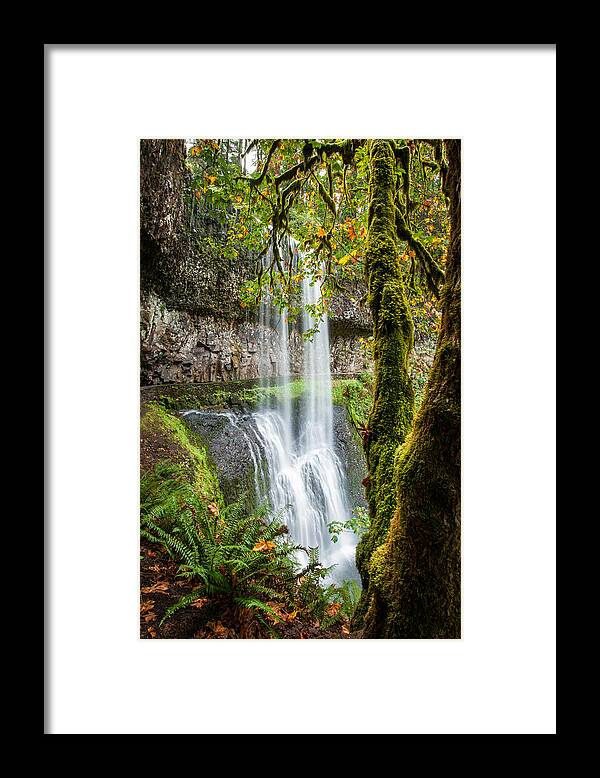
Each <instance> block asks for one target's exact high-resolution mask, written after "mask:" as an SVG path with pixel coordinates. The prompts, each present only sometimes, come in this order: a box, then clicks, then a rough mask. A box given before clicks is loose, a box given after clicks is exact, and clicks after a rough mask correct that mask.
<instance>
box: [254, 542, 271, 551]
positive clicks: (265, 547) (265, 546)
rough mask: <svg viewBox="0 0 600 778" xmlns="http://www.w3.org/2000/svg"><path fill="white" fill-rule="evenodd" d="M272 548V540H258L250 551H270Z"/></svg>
mask: <svg viewBox="0 0 600 778" xmlns="http://www.w3.org/2000/svg"><path fill="white" fill-rule="evenodd" d="M274 548H275V543H273V541H272V540H259V541H258V543H256V545H255V546H254V548H253V549H252V551H271V550H272V549H274Z"/></svg>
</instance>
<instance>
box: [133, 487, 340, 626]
mask: <svg viewBox="0 0 600 778" xmlns="http://www.w3.org/2000/svg"><path fill="white" fill-rule="evenodd" d="M148 504H149V503H148V501H146V503H144V505H145V506H146V507H143V509H142V515H141V534H142V537H144V538H146V539H147V540H150V541H152V542H155V543H159V544H161V545H163V546H164V547H165V548H166V549H167V551H168V553H169V554H170V555H171V557H172V558H173V559H175V560H177V561H178V562H179V563H180V566H179V573H178V575H179V576H180V577H182V578H186V579H190V580H191V581H193V582H194V584H196V586H195V588H194V590H193V591H192V592H190V593H189V594H186V595H185V596H183V597H181V598H180V599H179V600H178V601H177V602H176V603H174V604H173V605H172V606H171V607H170V608H168V609H167V611H166V612H165V615H164V617H163V619H162V621H161V624H162V623H163V622H164V621H165V620H167V619H169V618H171V616H173V614H174V613H176V612H177V611H178V610H180V609H181V608H185V607H186V606H188V605H190V604H191V603H192V602H194V600H197V599H199V598H200V597H203V596H208V597H220V598H221V599H222V600H224V602H225V605H227V604H229V605H231V606H233V607H234V608H237V609H241V610H246V611H251V612H252V613H254V614H255V615H256V617H257V618H258V620H259V621H261V622H262V623H263V624H264V621H263V619H262V617H261V614H263V613H267V614H269V615H270V616H271V617H272V619H273V620H274V621H279V620H280V616H279V615H278V612H277V610H275V609H274V608H273V607H272V605H273V603H277V604H283V605H285V606H290V607H291V606H292V605H293V604H294V603H295V602H297V600H298V596H299V594H300V593H301V589H302V587H301V585H300V584H299V583H298V581H299V580H302V581H303V582H304V583H306V582H307V581H317V580H320V579H322V578H323V577H324V576H325V575H327V572H328V571H327V569H326V568H323V567H322V566H321V564H320V563H319V560H318V554H317V552H316V550H315V549H304V548H303V547H302V546H298V545H294V544H292V543H290V542H288V541H286V540H285V539H284V536H285V535H286V534H287V527H285V525H283V524H281V522H280V521H279V520H278V518H277V517H274V518H273V519H272V520H271V521H269V520H268V516H267V508H266V506H263V507H261V508H259V509H257V510H256V511H254V512H253V513H251V514H248V513H246V510H245V507H244V500H243V499H240V500H239V501H238V502H236V503H233V504H232V505H229V506H227V507H226V508H224V509H223V510H222V511H221V510H219V509H218V506H216V505H215V504H214V503H212V504H209V505H205V504H204V503H203V502H202V501H201V500H199V499H198V497H197V495H196V493H195V492H194V491H193V489H191V488H189V485H186V484H180V485H178V486H177V487H176V496H175V497H173V498H172V499H171V497H169V499H168V500H166V501H164V502H163V503H162V505H161V506H160V507H159V506H157V505H154V506H153V507H149V508H148V507H147V506H148ZM165 516H168V520H169V521H168V525H169V526H168V529H166V528H165V526H164V525H165V523H166V522H165ZM298 552H304V553H306V554H307V555H308V563H307V564H306V566H305V567H304V569H301V566H300V564H299V562H298V561H297V555H298Z"/></svg>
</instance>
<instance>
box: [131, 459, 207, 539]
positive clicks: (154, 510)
mask: <svg viewBox="0 0 600 778" xmlns="http://www.w3.org/2000/svg"><path fill="white" fill-rule="evenodd" d="M194 497H195V494H194V491H193V488H192V485H191V484H190V482H189V480H188V477H187V471H186V469H185V468H184V467H183V466H182V465H180V464H177V463H175V462H168V461H161V462H157V463H156V464H155V466H154V468H153V469H152V470H148V471H147V472H145V473H142V476H141V479H140V511H141V514H142V516H145V517H147V518H148V519H151V520H152V521H154V522H155V523H156V524H158V525H159V526H160V527H161V529H170V528H171V527H172V526H173V523H174V522H175V520H176V518H177V516H178V515H179V513H180V511H181V506H182V505H184V504H185V502H186V501H187V500H188V499H193V498H194Z"/></svg>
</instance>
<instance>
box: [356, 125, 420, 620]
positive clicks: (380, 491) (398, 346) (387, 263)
mask: <svg viewBox="0 0 600 778" xmlns="http://www.w3.org/2000/svg"><path fill="white" fill-rule="evenodd" d="M368 153H369V162H370V185H369V189H370V191H369V217H368V237H367V248H366V252H365V270H366V277H367V283H368V301H369V308H370V310H371V315H372V317H373V339H374V349H373V363H374V373H375V380H374V399H373V409H372V411H371V414H370V416H369V420H368V429H367V430H366V432H365V434H364V447H365V454H366V458H367V466H368V472H369V475H368V477H367V479H366V484H365V486H366V496H367V500H368V503H369V514H370V527H369V530H368V532H366V533H365V535H364V536H363V537H362V538H361V540H360V543H359V544H358V547H357V549H356V563H357V566H358V570H359V572H360V575H361V579H362V583H363V591H364V592H365V593H367V592H368V590H369V579H370V560H371V556H372V554H373V551H374V550H375V549H376V548H377V546H379V545H380V544H381V543H382V542H383V541H384V539H385V537H386V534H387V531H388V528H389V525H390V521H391V519H392V516H393V515H394V511H395V508H396V489H395V485H394V459H395V456H396V451H397V450H398V447H399V445H400V444H401V443H402V442H403V441H404V439H405V437H406V435H407V433H408V431H409V429H410V426H411V424H412V420H413V412H414V391H413V387H412V383H411V380H410V376H409V372H408V356H409V354H410V351H411V349H412V347H413V324H412V319H411V315H410V310H409V307H408V303H407V301H406V297H405V293H404V283H403V280H402V273H401V270H400V259H399V255H398V249H397V237H396V219H395V214H396V205H395V195H396V180H397V178H396V160H395V157H394V151H393V148H392V145H391V142H390V141H387V140H373V141H369V145H368ZM367 602H368V600H367V599H366V596H363V597H362V598H361V601H360V603H359V605H358V607H357V611H356V614H355V616H354V627H355V628H359V627H360V626H361V624H362V617H363V615H364V613H365V609H366V604H367Z"/></svg>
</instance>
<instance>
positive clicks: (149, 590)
mask: <svg viewBox="0 0 600 778" xmlns="http://www.w3.org/2000/svg"><path fill="white" fill-rule="evenodd" d="M168 589H169V584H168V583H167V582H166V581H157V582H156V583H153V584H151V585H150V586H144V587H143V588H142V594H154V592H166V591H168Z"/></svg>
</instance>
